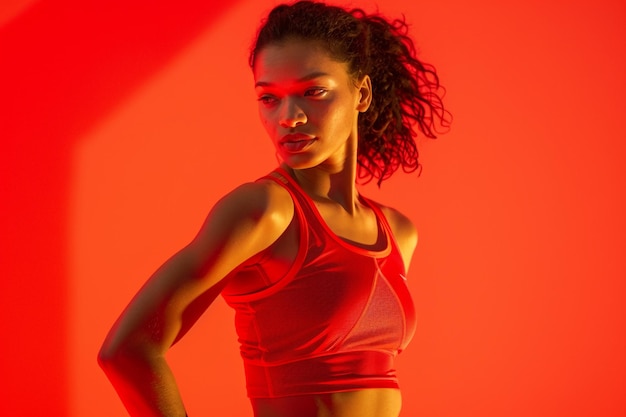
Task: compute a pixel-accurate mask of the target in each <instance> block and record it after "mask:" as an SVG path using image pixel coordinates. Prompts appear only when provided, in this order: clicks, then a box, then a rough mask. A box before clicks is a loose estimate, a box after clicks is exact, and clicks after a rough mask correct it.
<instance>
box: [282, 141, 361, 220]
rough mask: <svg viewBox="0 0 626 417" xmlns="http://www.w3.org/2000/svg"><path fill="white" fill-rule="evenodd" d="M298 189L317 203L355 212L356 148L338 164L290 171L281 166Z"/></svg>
mask: <svg viewBox="0 0 626 417" xmlns="http://www.w3.org/2000/svg"><path fill="white" fill-rule="evenodd" d="M283 167H284V168H285V169H286V170H287V171H288V172H289V173H290V174H291V176H292V177H293V178H294V179H295V180H296V181H297V182H298V184H299V185H300V187H301V188H302V189H303V190H304V191H305V192H306V193H307V194H308V195H309V197H311V199H313V200H314V201H318V202H328V203H335V204H339V205H340V206H342V207H343V209H344V210H345V211H346V212H347V213H349V214H354V213H355V212H356V210H357V202H358V195H359V194H358V191H357V188H356V170H357V158H356V147H355V149H354V151H348V152H347V153H346V158H344V159H343V160H342V161H341V162H340V163H325V164H321V165H318V166H316V167H313V168H307V169H291V168H289V167H286V166H283Z"/></svg>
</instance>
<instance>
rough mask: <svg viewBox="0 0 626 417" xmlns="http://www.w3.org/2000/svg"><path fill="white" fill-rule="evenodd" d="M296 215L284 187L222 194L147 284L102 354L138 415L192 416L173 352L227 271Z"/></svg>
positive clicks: (267, 243)
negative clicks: (190, 237) (183, 396)
mask: <svg viewBox="0 0 626 417" xmlns="http://www.w3.org/2000/svg"><path fill="white" fill-rule="evenodd" d="M292 216H293V204H292V202H291V199H290V198H289V196H288V195H287V193H286V192H285V191H284V190H283V189H282V188H280V187H278V186H276V185H275V184H271V183H269V182H258V183H252V184H245V185H243V186H241V187H239V188H237V189H236V190H234V191H233V192H231V193H230V194H228V195H227V196H225V197H224V198H223V199H222V200H220V202H218V204H216V205H215V207H214V208H213V209H212V210H211V212H210V213H209V215H208V217H207V220H206V221H205V223H204V224H203V226H202V228H201V229H200V231H199V233H198V234H197V236H196V237H195V238H194V239H193V241H192V242H191V243H190V244H189V245H187V246H186V247H185V248H183V249H182V250H181V251H179V252H178V253H177V254H175V255H174V256H173V257H172V258H170V259H169V260H168V261H167V262H165V264H163V266H161V268H159V269H158V270H157V271H156V272H155V273H154V274H153V275H152V276H151V277H150V279H149V280H148V281H147V282H146V284H145V285H144V286H143V287H142V288H141V290H140V291H139V292H138V293H137V295H136V296H135V297H134V298H133V300H132V301H131V302H130V304H129V305H128V307H127V308H126V309H125V310H124V312H123V313H122V315H121V316H120V318H119V319H118V320H117V321H116V323H115V324H114V326H113V328H112V329H111V330H110V332H109V334H108V335H107V337H106V339H105V341H104V344H103V345H102V348H101V350H100V353H99V355H98V361H99V363H100V365H101V367H102V369H103V370H104V372H105V373H106V375H107V376H108V378H109V380H110V381H111V383H112V385H113V386H114V387H115V389H116V391H117V393H118V395H119V396H120V398H121V400H122V402H123V403H124V405H125V406H126V408H127V410H128V412H129V413H130V414H131V415H132V416H142V417H144V416H145V417H148V416H149V417H152V416H154V417H157V416H158V417H163V416H168V417H169V416H172V417H174V416H185V408H184V405H183V402H182V399H181V396H180V394H179V392H178V388H177V386H176V382H175V379H174V376H173V374H172V372H171V370H170V368H169V366H168V364H167V362H166V360H165V353H166V352H167V350H168V349H169V348H170V347H171V346H172V345H173V344H174V343H175V342H176V341H178V340H179V339H180V338H181V337H182V336H183V335H184V334H185V333H186V332H187V330H189V328H190V327H191V326H192V325H193V324H194V322H195V321H196V320H197V318H198V317H199V316H200V315H201V314H202V312H204V310H205V309H206V308H207V307H208V306H209V305H210V304H211V303H212V302H213V300H214V299H215V297H216V296H217V295H218V294H219V293H220V291H221V290H222V288H223V287H224V285H225V284H226V280H225V279H224V278H225V277H226V276H227V275H228V274H229V273H230V272H231V271H232V270H233V269H235V268H236V267H237V266H239V265H241V264H242V263H244V262H245V261H246V260H247V259H249V258H250V257H251V256H252V255H254V254H256V253H258V252H260V251H262V250H263V249H265V248H267V247H269V246H270V245H271V244H272V243H273V242H274V241H276V239H278V237H279V236H280V235H281V234H282V233H283V232H284V230H285V229H286V228H287V226H288V224H289V222H290V221H291V218H292Z"/></svg>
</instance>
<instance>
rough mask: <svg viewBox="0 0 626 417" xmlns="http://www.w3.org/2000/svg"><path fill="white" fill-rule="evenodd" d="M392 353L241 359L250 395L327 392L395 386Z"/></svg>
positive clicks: (263, 396)
mask: <svg viewBox="0 0 626 417" xmlns="http://www.w3.org/2000/svg"><path fill="white" fill-rule="evenodd" d="M394 360H395V355H394V354H393V353H391V352H387V351H348V352H338V353H332V354H326V355H322V356H315V357H311V358H302V359H295V360H293V361H289V362H281V363H265V362H263V361H246V360H244V369H245V373H246V386H247V389H248V396H249V397H250V398H278V397H288V396H296V395H311V394H329V393H335V392H345V391H356V390H363V389H373V388H392V389H397V388H398V380H397V377H396V370H395V366H394Z"/></svg>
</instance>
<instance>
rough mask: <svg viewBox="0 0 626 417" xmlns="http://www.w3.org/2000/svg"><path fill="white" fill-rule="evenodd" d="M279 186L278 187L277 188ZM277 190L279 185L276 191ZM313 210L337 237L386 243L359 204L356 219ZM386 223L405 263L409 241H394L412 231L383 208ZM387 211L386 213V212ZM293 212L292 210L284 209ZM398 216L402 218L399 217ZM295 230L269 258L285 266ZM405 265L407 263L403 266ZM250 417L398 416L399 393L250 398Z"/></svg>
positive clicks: (324, 206) (328, 208)
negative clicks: (279, 260) (251, 416)
mask: <svg viewBox="0 0 626 417" xmlns="http://www.w3.org/2000/svg"><path fill="white" fill-rule="evenodd" d="M277 187H278V186H277ZM279 188H280V187H279ZM279 194H283V196H282V197H281V199H282V198H284V205H285V207H289V206H291V205H292V204H293V203H292V200H291V197H290V196H289V195H288V194H287V193H286V192H283V190H280V191H279ZM315 204H316V207H317V210H318V211H319V213H320V215H321V217H322V218H323V220H324V221H325V222H326V224H327V225H328V227H329V229H330V230H331V231H332V232H333V233H335V234H336V235H337V236H338V237H340V238H341V239H343V240H345V241H347V242H349V243H350V244H353V245H355V246H360V247H363V248H366V249H370V250H377V249H381V247H382V246H384V245H386V242H384V241H381V240H380V239H379V228H378V225H377V220H376V215H375V214H374V212H373V211H372V209H371V208H369V207H367V206H366V205H364V204H361V205H360V206H359V209H358V215H357V216H350V215H348V214H346V213H345V212H344V213H341V211H342V209H341V207H337V206H335V207H333V206H332V205H331V204H328V203H326V202H321V203H320V202H315ZM382 210H383V212H384V214H385V216H386V217H387V220H388V221H389V223H390V226H391V228H392V230H393V233H394V235H395V236H396V240H397V242H398V246H399V247H400V250H401V252H403V253H402V256H403V258H404V259H405V261H406V260H410V257H411V254H412V251H413V246H414V243H413V242H411V241H410V240H411V239H409V241H408V242H406V244H404V243H405V242H403V241H402V239H398V237H401V236H406V235H407V234H408V235H409V236H411V234H412V233H413V230H409V231H408V232H407V231H406V230H403V228H405V227H406V224H405V223H404V222H403V220H405V219H404V218H403V217H401V218H400V219H398V218H397V217H396V213H397V212H395V211H393V210H391V209H386V208H384V207H382ZM390 210H391V211H390ZM285 211H286V212H290V211H292V209H291V208H289V209H287V208H286V210H285ZM400 216H402V215H400ZM298 244H299V240H298V226H297V224H294V223H291V224H290V225H289V226H288V227H287V229H286V230H285V232H284V233H283V234H282V235H281V237H280V238H279V239H278V240H277V241H275V242H274V243H273V244H272V246H271V247H270V251H271V258H273V259H282V260H283V262H285V261H287V262H285V264H290V263H291V262H293V260H294V259H295V256H296V254H297V247H298ZM407 266H408V265H407ZM245 285H246V284H245V283H243V282H239V283H237V287H238V289H239V290H240V291H242V292H244V293H247V292H253V291H255V290H257V289H258V288H246V287H245ZM251 403H252V408H253V410H254V416H255V417H354V416H359V417H398V415H399V413H400V408H401V404H402V400H401V393H400V390H398V389H390V388H368V389H361V390H356V391H347V392H335V393H331V394H319V395H297V396H290V397H279V398H251Z"/></svg>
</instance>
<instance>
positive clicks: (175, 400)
mask: <svg viewBox="0 0 626 417" xmlns="http://www.w3.org/2000/svg"><path fill="white" fill-rule="evenodd" d="M99 362H100V365H101V366H102V369H103V370H104V372H105V373H106V375H107V377H108V378H109V380H110V381H111V384H112V385H113V387H114V388H115V390H116V391H117V393H118V395H119V397H120V399H121V400H122V402H123V403H124V406H125V407H126V409H127V410H128V412H129V414H130V415H131V416H133V417H184V416H185V415H186V414H185V407H184V405H183V401H182V398H181V396H180V393H179V391H178V386H177V385H176V381H175V378H174V375H173V373H172V371H171V369H170V367H169V365H168V364H167V362H166V361H165V358H163V357H162V356H155V357H145V356H139V355H120V354H118V355H116V357H115V358H103V357H100V361H99Z"/></svg>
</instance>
